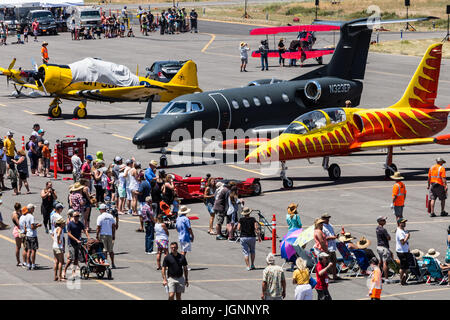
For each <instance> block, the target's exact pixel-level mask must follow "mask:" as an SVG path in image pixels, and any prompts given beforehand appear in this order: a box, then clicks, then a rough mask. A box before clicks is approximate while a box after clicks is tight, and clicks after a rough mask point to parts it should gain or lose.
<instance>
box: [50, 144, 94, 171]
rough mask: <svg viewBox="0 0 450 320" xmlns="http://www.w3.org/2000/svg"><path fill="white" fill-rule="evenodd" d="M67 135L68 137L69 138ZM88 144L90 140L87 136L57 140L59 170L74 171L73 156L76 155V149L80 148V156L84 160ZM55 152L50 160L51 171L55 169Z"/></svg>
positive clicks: (56, 149)
mask: <svg viewBox="0 0 450 320" xmlns="http://www.w3.org/2000/svg"><path fill="white" fill-rule="evenodd" d="M68 137H69V136H67V137H66V138H68ZM87 146H88V140H87V139H86V138H69V139H63V140H56V144H55V151H56V155H57V159H58V167H57V172H61V173H70V172H72V169H73V168H72V161H71V158H72V156H73V155H74V151H75V150H78V156H79V157H80V159H81V161H84V157H85V155H86V148H87ZM54 155H55V154H54V153H52V159H51V161H50V171H53V167H54V159H53V157H54Z"/></svg>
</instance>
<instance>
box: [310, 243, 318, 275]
mask: <svg viewBox="0 0 450 320" xmlns="http://www.w3.org/2000/svg"><path fill="white" fill-rule="evenodd" d="M309 256H310V257H311V260H312V262H313V266H312V268H311V273H314V272H315V270H316V266H317V264H318V263H319V257H318V256H317V255H316V253H315V252H314V248H311V249H309Z"/></svg>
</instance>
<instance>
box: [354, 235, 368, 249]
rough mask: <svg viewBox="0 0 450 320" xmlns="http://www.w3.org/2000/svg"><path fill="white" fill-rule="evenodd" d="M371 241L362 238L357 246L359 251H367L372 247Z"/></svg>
mask: <svg viewBox="0 0 450 320" xmlns="http://www.w3.org/2000/svg"><path fill="white" fill-rule="evenodd" d="M370 243H371V242H370V240H369V239H366V237H364V236H362V237H361V238H360V239H359V240H358V241H357V242H356V246H357V247H358V249H366V248H368V247H369V246H370Z"/></svg>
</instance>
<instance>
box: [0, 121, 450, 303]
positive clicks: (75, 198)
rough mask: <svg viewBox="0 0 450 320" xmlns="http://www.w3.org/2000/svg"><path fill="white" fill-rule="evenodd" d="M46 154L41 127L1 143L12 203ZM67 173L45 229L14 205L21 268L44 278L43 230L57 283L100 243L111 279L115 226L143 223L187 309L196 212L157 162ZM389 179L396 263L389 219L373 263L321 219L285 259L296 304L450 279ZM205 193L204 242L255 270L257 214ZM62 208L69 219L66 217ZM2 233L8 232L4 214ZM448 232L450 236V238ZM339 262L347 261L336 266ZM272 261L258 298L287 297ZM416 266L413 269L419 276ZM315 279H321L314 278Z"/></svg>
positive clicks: (213, 190)
mask: <svg viewBox="0 0 450 320" xmlns="http://www.w3.org/2000/svg"><path fill="white" fill-rule="evenodd" d="M50 154H51V150H50V149H49V141H48V140H46V138H45V130H44V129H42V128H41V127H40V125H39V124H38V123H36V124H34V125H33V127H32V133H31V135H30V136H29V138H28V141H27V142H24V145H23V148H19V147H18V146H17V145H16V141H15V140H14V132H12V131H9V132H7V133H6V139H5V140H1V139H0V187H1V188H2V190H3V191H5V190H9V189H11V190H12V192H13V194H14V195H16V196H19V195H20V194H21V193H22V190H23V189H22V188H23V186H25V189H26V192H27V193H30V187H29V183H28V178H29V177H30V175H33V176H36V177H42V178H48V177H49V169H50ZM82 158H84V159H83V160H82ZM71 163H72V168H73V172H72V177H73V183H72V184H71V186H70V188H69V190H68V194H63V195H60V194H58V193H57V192H56V190H55V189H54V188H53V184H52V182H51V181H48V180H45V182H44V186H43V188H42V190H41V191H40V193H39V196H40V211H41V215H42V220H41V221H42V223H41V222H37V221H38V220H40V219H37V218H36V217H35V210H36V207H37V206H36V205H35V204H33V203H29V204H27V205H22V204H21V203H20V201H16V203H15V205H14V212H13V213H12V216H11V220H12V223H13V230H12V233H13V236H14V238H15V243H16V250H15V258H16V262H17V266H22V267H24V268H27V269H28V270H34V269H36V268H38V267H37V264H36V252H37V250H38V249H39V241H38V230H39V229H40V228H41V227H43V229H44V232H45V233H46V234H47V237H48V238H49V239H48V241H51V243H52V249H53V253H54V280H55V281H65V280H66V279H67V278H68V276H67V272H68V268H69V267H70V266H72V277H73V276H74V275H76V272H77V268H79V260H80V250H81V248H82V246H83V245H85V244H86V241H87V242H89V241H93V240H95V241H97V242H99V243H101V244H102V247H103V251H104V252H103V251H95V250H94V251H93V252H92V254H93V256H94V258H93V260H94V261H95V263H97V264H99V265H103V266H108V267H109V266H110V267H111V268H112V269H114V268H116V264H115V260H114V242H115V241H116V238H117V230H118V228H119V221H120V219H119V216H120V215H131V216H137V217H139V222H140V227H139V228H138V229H137V230H136V231H137V232H142V233H144V234H145V236H144V244H143V248H144V252H145V253H146V254H150V255H153V254H155V255H156V266H155V268H156V270H160V271H161V273H162V274H161V276H162V279H163V285H164V286H166V287H167V291H168V294H169V299H175V298H177V299H181V294H182V293H183V292H184V290H185V288H186V287H187V286H188V284H189V282H188V271H189V268H188V263H187V255H188V252H191V251H192V244H193V241H194V233H193V230H192V227H191V223H190V219H189V217H188V216H187V215H188V214H189V213H190V208H188V207H187V206H184V205H180V199H178V197H177V191H176V186H175V183H174V178H175V177H174V175H172V174H167V173H166V172H165V171H164V170H157V167H158V162H157V161H155V160H151V161H150V162H149V163H148V167H147V168H143V166H142V164H141V163H140V162H139V161H137V160H136V159H135V158H133V157H131V158H129V159H123V158H122V157H121V156H116V157H115V158H114V159H113V161H112V163H107V162H106V161H105V159H104V157H103V152H102V151H98V152H97V153H96V154H95V157H94V156H93V155H90V154H87V155H85V156H82V155H80V150H78V149H76V148H75V149H74V151H73V155H72V157H71ZM444 163H445V160H443V159H442V158H437V159H436V165H434V166H432V167H431V168H430V170H429V175H428V182H429V183H428V184H429V186H428V188H429V189H430V199H431V201H433V203H432V208H431V210H430V216H431V217H433V216H435V214H434V207H435V201H436V199H439V200H441V204H442V210H441V216H446V215H447V213H446V212H445V210H444V207H445V198H446V190H447V184H446V181H445V179H446V178H445V169H444V168H443V164H444ZM6 178H8V179H9V180H10V185H11V188H7V187H6V183H5V179H6ZM391 178H392V180H393V181H395V183H394V186H393V194H392V211H393V215H394V217H395V220H396V224H397V228H396V229H395V230H394V231H395V252H396V256H397V257H395V256H394V254H393V252H392V251H391V249H390V248H391V246H390V241H391V236H390V235H389V232H388V231H387V230H386V229H385V228H384V226H385V224H386V220H388V218H387V217H385V216H380V217H378V218H377V220H376V221H377V224H378V225H377V227H376V230H374V231H375V232H374V235H376V239H377V243H376V253H377V254H378V257H377V255H376V254H375V253H374V251H372V249H370V248H369V247H370V245H371V241H370V240H368V239H367V238H366V237H365V236H362V237H361V238H360V239H359V240H358V241H357V242H356V243H354V242H353V240H356V239H355V238H354V237H352V235H351V234H350V233H349V232H345V230H344V228H343V227H342V230H341V232H340V233H339V232H336V231H335V230H334V228H333V225H332V224H331V223H330V219H331V215H329V214H323V215H321V216H320V217H319V218H317V219H316V220H315V221H314V233H313V241H314V246H313V248H312V249H311V250H310V251H309V252H308V251H306V250H300V252H297V253H296V255H295V256H294V258H290V259H289V261H290V262H292V267H291V269H290V270H291V271H294V272H293V274H292V283H293V284H295V285H296V287H295V293H294V296H295V299H299V300H310V299H312V297H313V294H312V290H313V289H315V290H316V292H317V297H318V299H319V300H330V299H331V294H330V291H329V290H328V286H329V284H332V283H333V282H336V281H341V280H342V278H341V277H340V276H341V275H342V274H344V273H346V272H350V271H356V269H357V270H358V275H362V276H370V281H369V283H370V292H369V295H370V297H371V298H372V299H380V295H381V291H382V287H383V284H389V283H393V282H395V281H393V280H392V279H393V277H392V274H393V272H394V273H395V272H397V273H398V275H399V279H400V280H399V282H400V284H401V285H406V284H408V282H407V280H408V279H409V277H408V270H409V272H410V273H412V274H413V275H414V276H415V277H416V278H415V279H416V280H421V279H420V277H422V276H423V275H425V274H426V272H422V271H423V266H424V264H423V263H424V262H423V263H422V262H421V259H433V261H435V262H436V265H437V266H438V267H439V268H440V269H441V270H442V272H447V271H449V269H450V268H449V265H448V263H449V261H448V258H449V257H448V256H449V253H448V250H447V253H446V261H445V262H441V261H439V260H437V257H438V256H439V254H440V253H439V252H437V251H436V250H435V249H433V248H430V249H428V250H424V251H426V254H424V253H423V252H422V251H421V250H418V249H414V250H411V249H410V246H409V242H410V239H411V234H410V233H409V232H408V231H407V229H406V222H407V221H408V220H407V219H406V218H405V215H404V210H403V209H404V207H405V199H406V185H405V184H404V183H403V182H402V180H403V179H404V178H403V177H402V175H401V174H400V173H399V172H396V173H395V174H394V175H392V176H391ZM202 188H203V189H202V190H203V193H204V197H203V199H204V205H205V212H207V213H208V214H209V226H208V233H209V234H210V235H212V236H214V237H215V239H216V240H228V241H229V242H233V243H234V242H239V243H240V246H241V250H242V254H243V258H244V259H243V260H244V263H245V268H246V270H248V271H252V270H254V269H256V268H255V255H256V244H257V242H261V241H262V240H263V239H262V234H261V231H262V230H261V224H260V223H259V222H258V221H257V220H256V219H255V218H254V217H253V216H252V215H251V213H252V212H253V210H252V209H251V208H249V207H245V206H244V205H245V202H244V200H242V199H241V198H240V197H239V193H238V188H237V185H236V183H235V182H234V181H230V182H227V183H224V182H223V181H220V180H217V179H216V178H214V177H212V176H211V175H210V174H207V175H206V176H205V177H204V178H203V179H202ZM66 199H67V200H66ZM1 204H2V201H1V200H0V205H1ZM115 204H117V206H115ZM66 207H67V209H68V210H67V213H66V214H64V213H63V212H64V209H65V208H66ZM298 207H299V205H298V204H295V203H291V204H290V205H289V206H288V207H287V214H286V224H287V226H288V230H289V231H292V230H295V229H300V228H303V224H302V221H301V217H300V213H299V211H298ZM95 210H98V212H99V215H98V217H97V219H96V223H95V227H94V228H91V226H92V225H91V216H92V213H93V212H94V211H95ZM171 227H174V228H175V229H176V232H177V234H178V242H172V243H170V244H169V232H170V228H171ZM0 229H9V225H8V224H6V223H5V222H4V219H3V216H2V215H1V214H0ZM447 231H448V233H449V234H450V228H449V229H448V230H447ZM91 233H95V237H92V236H91ZM83 239H86V241H84V240H83ZM41 241H42V239H41ZM449 242H450V238H448V239H447V246H448V244H449ZM303 249H305V246H303ZM21 250H22V252H21ZM178 250H180V252H178ZM338 252H339V253H340V255H341V256H342V258H338V257H337V253H338ZM66 253H67V254H66ZM65 254H66V256H65ZM266 261H267V264H268V266H267V267H266V268H265V270H264V272H263V284H262V294H261V298H262V299H267V300H270V299H283V298H285V296H286V278H285V271H284V270H283V268H282V267H281V266H278V265H276V264H275V258H274V256H273V255H271V254H269V255H268V256H267V257H266ZM289 261H288V262H289ZM352 261H353V262H354V263H353V265H352ZM355 266H356V269H355ZM413 266H417V269H414V267H413ZM420 266H422V267H421V268H420ZM420 269H422V271H420ZM312 270H314V272H315V277H312V276H311V275H312ZM329 275H330V277H329ZM69 277H70V276H69Z"/></svg>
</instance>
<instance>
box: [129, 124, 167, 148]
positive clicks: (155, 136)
mask: <svg viewBox="0 0 450 320" xmlns="http://www.w3.org/2000/svg"><path fill="white" fill-rule="evenodd" d="M168 132H169V130H168V128H166V127H164V126H161V125H160V124H159V123H158V122H156V121H154V119H152V120H150V121H149V122H148V123H146V124H145V125H144V126H142V128H140V129H139V130H138V131H137V132H136V134H135V135H134V137H133V144H135V145H136V146H137V147H138V148H159V147H164V146H166V145H167V144H166V143H167V142H168V138H170V135H168Z"/></svg>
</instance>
